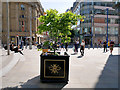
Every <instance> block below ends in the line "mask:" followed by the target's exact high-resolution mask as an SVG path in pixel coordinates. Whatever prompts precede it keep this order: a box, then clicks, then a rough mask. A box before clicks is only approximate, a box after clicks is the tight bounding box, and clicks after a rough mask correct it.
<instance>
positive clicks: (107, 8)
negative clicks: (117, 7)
mask: <svg viewBox="0 0 120 90" xmlns="http://www.w3.org/2000/svg"><path fill="white" fill-rule="evenodd" d="M106 10H107V37H106V41H107V43H108V8H107V9H106ZM107 48H108V44H107Z"/></svg>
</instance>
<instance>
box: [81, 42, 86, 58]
mask: <svg viewBox="0 0 120 90" xmlns="http://www.w3.org/2000/svg"><path fill="white" fill-rule="evenodd" d="M84 49H85V41H84V40H82V42H81V45H80V52H81V55H82V56H84Z"/></svg>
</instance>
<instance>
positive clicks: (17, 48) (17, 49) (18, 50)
mask: <svg viewBox="0 0 120 90" xmlns="http://www.w3.org/2000/svg"><path fill="white" fill-rule="evenodd" d="M14 51H15V53H18V52H19V53H20V54H22V55H24V54H23V53H22V52H21V50H20V46H19V45H18V46H17V47H16V48H14Z"/></svg>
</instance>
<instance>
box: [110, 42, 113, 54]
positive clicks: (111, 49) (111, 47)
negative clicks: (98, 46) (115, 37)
mask: <svg viewBox="0 0 120 90" xmlns="http://www.w3.org/2000/svg"><path fill="white" fill-rule="evenodd" d="M113 47H114V42H113V41H111V42H110V53H111V55H112V51H113Z"/></svg>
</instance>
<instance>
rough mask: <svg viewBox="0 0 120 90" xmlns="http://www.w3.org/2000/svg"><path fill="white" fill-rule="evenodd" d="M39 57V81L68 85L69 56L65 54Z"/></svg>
mask: <svg viewBox="0 0 120 90" xmlns="http://www.w3.org/2000/svg"><path fill="white" fill-rule="evenodd" d="M51 53H52V52H51ZM58 53H59V52H58ZM40 57H41V71H40V73H41V75H40V79H41V81H42V82H56V83H57V82H58V83H59V82H65V83H68V76H69V55H68V54H67V53H65V56H63V55H61V56H50V55H49V56H46V55H42V54H41V56H40Z"/></svg>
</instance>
